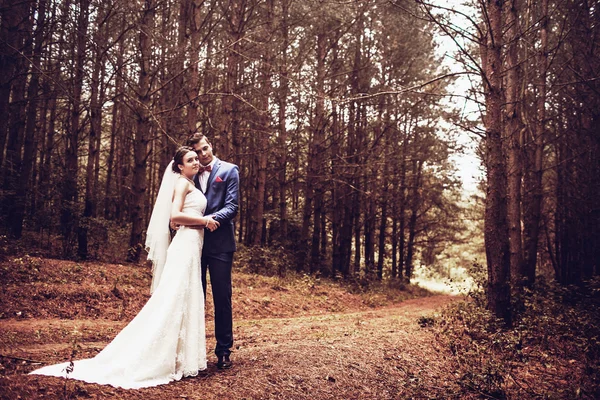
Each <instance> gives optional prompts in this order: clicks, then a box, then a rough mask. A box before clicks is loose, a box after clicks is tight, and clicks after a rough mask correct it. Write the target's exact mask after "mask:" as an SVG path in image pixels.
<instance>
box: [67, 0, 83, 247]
mask: <svg viewBox="0 0 600 400" xmlns="http://www.w3.org/2000/svg"><path fill="white" fill-rule="evenodd" d="M89 7H90V0H80V1H79V14H78V19H77V33H76V48H75V71H74V74H73V93H72V106H71V107H72V108H71V118H70V124H71V126H70V132H69V136H68V139H67V148H66V154H65V177H64V183H63V188H62V201H63V203H62V210H61V227H62V230H63V255H64V256H65V257H69V256H70V257H72V256H73V254H72V246H73V239H74V238H73V233H74V231H75V230H76V226H77V217H78V216H77V175H78V171H79V165H78V147H79V136H80V133H81V132H80V130H81V126H80V116H81V95H82V92H83V77H84V63H85V56H86V38H87V30H88V24H89Z"/></svg>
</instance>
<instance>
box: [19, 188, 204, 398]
mask: <svg viewBox="0 0 600 400" xmlns="http://www.w3.org/2000/svg"><path fill="white" fill-rule="evenodd" d="M205 208H206V198H205V197H204V195H203V194H202V192H200V191H199V190H197V189H195V190H193V191H192V192H190V193H188V194H187V196H186V198H185V202H184V206H183V212H185V213H189V214H194V215H200V216H201V215H203V212H204V210H205ZM203 239H204V231H203V230H202V229H192V228H187V227H184V226H182V227H181V228H180V229H179V230H178V232H177V234H176V235H175V237H174V238H173V241H172V242H171V244H170V246H169V249H168V251H167V259H166V263H165V266H164V269H163V273H162V275H161V277H160V281H159V283H158V286H157V287H156V289H155V290H154V292H153V294H152V296H151V297H150V299H149V300H148V302H147V303H146V304H145V305H144V307H143V308H142V310H141V311H140V312H139V313H138V314H137V315H136V317H135V318H134V319H133V320H132V321H131V322H130V323H129V324H128V325H127V326H126V327H125V328H124V329H123V330H122V331H121V332H120V333H119V334H118V335H117V336H116V337H115V338H114V339H113V341H112V342H110V343H109V344H108V345H107V346H106V347H105V348H104V349H103V350H102V351H101V352H100V353H98V354H97V355H96V356H95V357H93V358H89V359H84V360H78V361H75V362H74V368H73V370H72V372H70V373H68V374H67V372H66V371H67V367H68V365H69V363H62V364H56V365H50V366H47V367H43V368H40V369H37V370H35V371H33V372H31V374H39V375H50V376H59V377H65V376H67V375H68V378H69V379H77V380H81V381H85V382H90V383H100V384H107V385H112V386H116V387H122V388H126V389H138V388H143V387H150V386H157V385H162V384H166V383H169V382H171V381H174V380H179V379H181V378H182V377H187V376H196V375H198V371H199V370H203V369H206V334H205V321H204V296H203V291H202V283H201V279H200V254H201V253H202V244H203Z"/></svg>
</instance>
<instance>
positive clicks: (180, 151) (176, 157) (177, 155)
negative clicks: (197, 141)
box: [171, 146, 194, 174]
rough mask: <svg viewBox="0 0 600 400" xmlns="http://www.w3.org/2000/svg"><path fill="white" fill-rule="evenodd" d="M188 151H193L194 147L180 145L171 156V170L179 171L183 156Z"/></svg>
mask: <svg viewBox="0 0 600 400" xmlns="http://www.w3.org/2000/svg"><path fill="white" fill-rule="evenodd" d="M190 151H194V149H193V148H191V147H189V146H181V147H180V148H178V149H177V151H176V152H175V155H174V156H173V166H172V167H171V168H173V172H177V173H178V174H180V173H181V171H180V170H179V166H180V165H181V164H183V157H184V156H185V155H186V154H187V153H189V152H190Z"/></svg>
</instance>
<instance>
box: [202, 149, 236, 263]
mask: <svg viewBox="0 0 600 400" xmlns="http://www.w3.org/2000/svg"><path fill="white" fill-rule="evenodd" d="M194 182H195V184H196V187H198V188H200V182H199V180H198V176H196V177H195V179H194ZM239 187H240V177H239V169H238V166H237V165H235V164H231V163H228V162H225V161H221V160H219V159H218V158H217V160H216V161H215V163H214V165H213V168H212V171H211V173H210V175H209V177H208V182H207V185H206V192H205V193H204V195H205V196H206V211H205V212H204V215H212V216H213V218H214V219H215V220H217V221H219V223H220V224H221V225H220V226H219V228H217V229H216V230H215V231H214V232H210V231H209V230H208V229H205V230H204V247H203V248H202V252H203V253H205V254H220V253H232V252H234V251H235V250H236V245H235V227H234V225H233V218H234V217H235V216H236V215H237V213H238V208H239Z"/></svg>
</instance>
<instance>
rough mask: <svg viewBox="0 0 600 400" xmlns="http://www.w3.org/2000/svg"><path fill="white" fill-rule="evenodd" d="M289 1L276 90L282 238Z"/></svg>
mask: <svg viewBox="0 0 600 400" xmlns="http://www.w3.org/2000/svg"><path fill="white" fill-rule="evenodd" d="M289 7H290V1H289V0H282V1H281V21H280V26H281V37H282V42H283V43H282V45H281V59H280V64H279V90H278V92H277V101H278V108H279V109H278V116H277V117H278V130H279V132H278V136H277V164H278V165H277V170H278V173H277V175H278V179H277V185H278V189H277V190H278V192H277V194H276V195H275V196H274V197H275V198H274V200H275V206H276V207H277V208H278V209H279V234H280V236H281V237H282V238H286V237H287V234H288V216H287V214H288V212H287V205H286V198H287V187H288V184H287V181H288V178H287V174H286V171H287V154H288V149H287V140H288V132H287V127H286V125H287V108H288V96H289V93H290V82H289V76H288V68H289V67H288V52H289V46H290V43H289V28H288V18H289V16H288V14H289Z"/></svg>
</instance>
